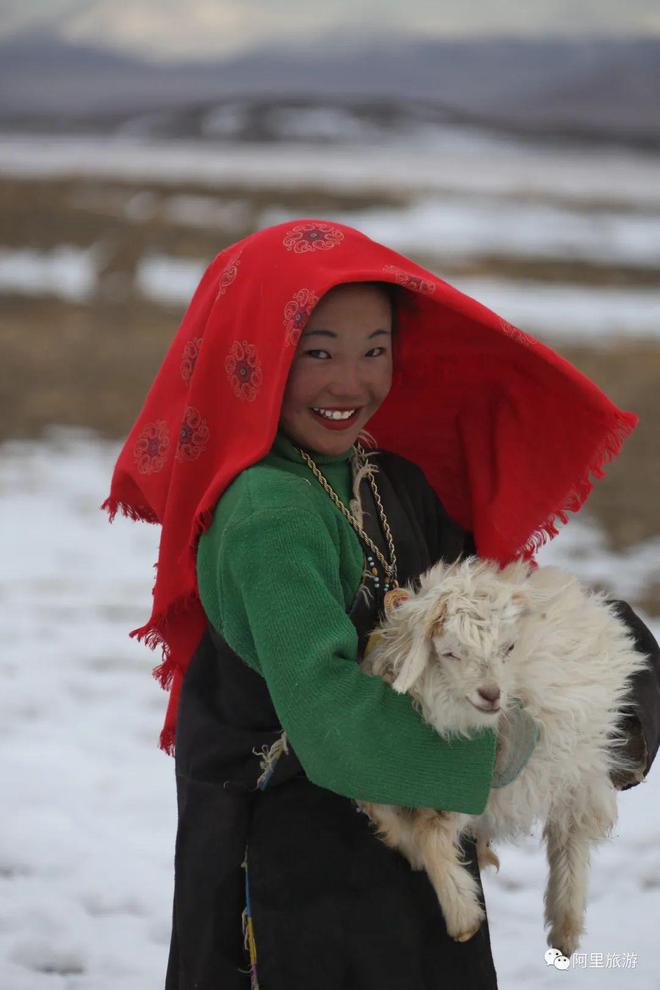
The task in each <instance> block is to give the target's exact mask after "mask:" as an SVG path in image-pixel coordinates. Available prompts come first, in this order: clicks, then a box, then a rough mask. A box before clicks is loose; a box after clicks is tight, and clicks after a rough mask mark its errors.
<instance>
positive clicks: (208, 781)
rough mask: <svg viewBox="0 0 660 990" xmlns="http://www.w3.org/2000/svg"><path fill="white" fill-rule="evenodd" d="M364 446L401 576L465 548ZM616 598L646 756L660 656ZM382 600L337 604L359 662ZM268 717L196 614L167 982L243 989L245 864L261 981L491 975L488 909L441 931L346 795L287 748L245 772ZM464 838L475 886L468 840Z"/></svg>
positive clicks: (292, 985)
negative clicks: (645, 660)
mask: <svg viewBox="0 0 660 990" xmlns="http://www.w3.org/2000/svg"><path fill="white" fill-rule="evenodd" d="M377 462H378V465H379V468H380V470H379V473H378V475H377V483H378V487H379V491H380V493H381V498H382V501H383V505H384V508H385V512H386V515H387V517H388V520H389V522H390V527H391V530H392V534H393V536H394V540H395V545H396V551H397V562H398V576H399V582H400V583H401V584H404V583H406V582H408V581H414V579H415V578H417V577H418V575H419V574H421V573H422V572H423V571H424V570H426V569H427V568H428V567H430V566H431V565H432V564H433V563H435V562H436V561H437V560H439V559H443V560H446V561H451V560H455V559H456V558H457V557H459V556H461V555H466V554H469V553H473V552H474V545H473V542H472V539H471V537H470V535H469V534H466V533H464V531H463V530H462V529H461V528H460V527H459V526H458V525H457V524H456V523H454V522H453V521H452V520H451V519H450V518H449V517H448V516H447V514H446V512H445V511H444V509H443V508H442V506H441V505H440V503H439V502H438V499H437V497H436V496H435V493H434V492H433V490H432V489H431V488H430V486H429V485H428V484H427V482H426V480H425V479H424V476H423V474H422V473H421V471H419V469H418V468H417V467H415V465H413V464H411V463H410V462H409V461H406V460H405V459H403V458H401V457H398V456H397V455H395V454H389V453H381V454H379V455H378V459H377ZM360 494H361V497H362V501H363V506H364V508H365V510H366V514H365V529H366V530H367V532H368V534H369V535H370V536H371V538H372V539H373V540H374V542H376V544H377V545H378V546H379V547H380V548H381V549H382V550H383V551H384V552H385V554H386V543H385V539H384V536H383V534H382V532H381V529H380V524H379V522H378V513H377V511H376V509H375V506H374V503H373V498H372V496H371V490H370V488H369V485H368V484H367V483H366V482H363V484H362V487H361V492H360ZM381 587H382V580H381ZM621 607H622V610H623V612H624V618H625V619H626V620H627V621H628V622H630V624H631V625H632V626H633V627H634V628H635V631H636V635H637V636H638V638H639V642H640V648H641V649H644V650H645V651H647V652H651V651H652V650H654V651H655V656H654V664H653V666H649V669H648V672H647V671H644V672H642V675H641V676H639V677H638V679H637V682H636V687H635V690H636V698H637V701H638V705H639V706H641V707H640V719H641V722H642V729H643V732H644V738H645V742H646V746H647V749H648V751H649V754H648V765H647V770H648V767H649V766H650V764H651V762H652V761H653V758H654V756H655V752H656V750H657V748H658V742H659V740H660V674H659V672H660V657H659V655H658V647H657V644H656V643H655V640H654V639H653V637H652V636H651V634H650V633H649V631H648V630H647V629H646V627H645V626H644V625H643V623H641V621H640V620H639V619H637V617H636V616H635V614H634V613H633V612H632V610H631V609H629V607H628V606H625V603H622V606H621ZM381 608H382V598H379V597H377V596H374V597H373V598H372V601H371V603H370V604H369V603H368V602H367V600H366V598H365V596H364V595H358V596H357V597H356V600H355V603H354V605H353V608H352V610H351V612H350V618H351V619H352V621H353V623H354V625H355V627H356V630H357V633H358V643H359V650H358V657H357V658H356V659H357V660H358V662H359V660H360V659H361V657H362V653H363V650H364V647H365V644H366V641H367V638H368V635H369V632H370V631H371V629H372V628H373V627H374V626H375V625H376V623H377V622H378V620H379V617H380V614H381ZM626 610H627V611H626ZM281 731H282V729H281V726H280V724H279V722H278V719H277V715H276V713H275V710H274V708H273V705H272V702H271V700H270V696H269V694H268V690H267V687H266V683H265V681H264V679H263V678H262V677H261V676H260V675H259V674H257V673H256V672H255V671H253V670H252V669H251V668H249V667H248V666H247V665H246V664H245V663H244V662H243V661H242V660H241V659H240V657H239V656H238V655H237V654H236V653H235V652H234V651H233V650H232V649H231V648H230V647H229V646H228V644H227V643H226V642H225V640H224V639H223V638H222V636H221V635H220V634H219V633H218V632H217V631H216V630H215V629H213V628H212V627H211V626H210V625H209V628H208V629H207V632H206V633H205V635H204V637H203V639H202V641H201V642H200V644H199V647H198V649H197V651H196V653H195V655H194V657H193V658H192V660H191V663H190V666H189V667H188V670H187V671H186V675H185V678H184V683H183V687H182V692H181V700H180V705H179V712H178V721H177V738H176V764H175V768H176V783H177V799H178V815H179V825H178V831H177V839H176V853H175V889H174V911H173V924H172V941H171V947H170V957H169V964H168V970H167V978H166V990H248V988H249V987H250V975H249V959H248V956H247V953H246V950H245V948H244V936H243V932H242V924H241V921H242V912H243V909H244V907H245V904H246V879H247V880H248V881H249V894H250V900H251V913H252V919H253V925H254V934H255V941H256V948H257V960H258V962H257V967H258V980H259V987H260V990H303V988H304V990H309V988H311V987H313V988H314V990H413V988H414V990H454V988H458V987H461V988H465V990H493V988H496V987H497V977H496V973H495V967H494V965H493V959H492V954H491V946H490V938H489V930H488V922H487V920H486V921H485V922H484V924H483V925H482V927H481V929H480V930H479V932H478V933H477V934H476V935H475V936H474V937H473V938H472V939H470V940H469V941H468V942H464V943H458V942H454V941H453V940H452V939H451V938H449V936H448V935H447V931H446V928H445V924H444V919H443V916H442V911H441V909H440V906H439V904H438V901H437V897H436V894H435V892H434V890H433V887H432V886H431V883H430V881H429V880H428V877H427V876H426V873H424V872H422V871H413V870H412V869H411V868H410V865H409V864H408V861H407V860H406V859H405V858H404V857H403V856H402V855H401V854H399V853H398V852H395V851H393V850H391V849H389V848H388V847H387V846H385V845H384V843H383V842H381V841H380V840H379V839H377V838H376V837H375V836H374V834H373V829H372V826H371V824H370V822H369V819H368V818H367V816H366V815H365V814H363V813H361V812H359V811H358V810H357V808H356V805H355V803H354V802H353V801H352V800H350V799H349V798H346V797H342V796H340V795H338V794H335V793H334V792H332V791H329V790H325V789H324V788H321V787H318V786H316V785H314V784H312V783H311V782H310V781H309V780H308V779H307V777H306V775H305V772H304V770H303V768H302V767H301V765H300V763H299V761H298V759H297V758H296V756H295V753H294V752H293V751H292V750H291V748H289V753H288V755H286V754H285V755H282V756H281V758H280V759H279V761H278V762H277V764H276V765H275V769H274V772H273V775H272V777H271V778H270V780H269V781H268V785H267V787H266V788H265V789H263V790H262V789H259V788H258V786H257V780H258V778H259V776H260V774H261V773H262V765H261V760H260V756H259V753H260V752H261V751H263V749H264V748H266V749H268V748H269V747H270V746H271V745H272V744H273V743H274V742H275V741H276V740H277V739H278V737H279V736H280V733H281ZM411 772H414V768H411ZM463 847H464V851H465V854H466V858H467V859H468V861H469V869H470V870H471V871H472V873H473V874H474V876H475V878H476V879H477V881H478V882H479V887H480V889H481V883H480V880H479V869H478V866H477V862H476V851H475V845H474V842H473V841H471V840H465V841H464V843H463ZM246 849H247V864H248V872H247V876H246V871H245V869H244V868H243V865H242V864H243V862H244V860H245V854H246ZM482 893H483V892H482Z"/></svg>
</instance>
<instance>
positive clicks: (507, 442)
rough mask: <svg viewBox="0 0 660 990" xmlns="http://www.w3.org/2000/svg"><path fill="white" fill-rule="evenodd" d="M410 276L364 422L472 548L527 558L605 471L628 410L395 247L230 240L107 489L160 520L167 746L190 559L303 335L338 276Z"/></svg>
mask: <svg viewBox="0 0 660 990" xmlns="http://www.w3.org/2000/svg"><path fill="white" fill-rule="evenodd" d="M356 281H385V282H392V283H394V284H398V285H400V286H403V287H405V288H406V289H407V290H409V292H410V293H412V294H413V297H414V304H413V305H411V306H407V305H406V306H402V307H400V308H399V311H398V323H399V327H400V333H399V334H398V335H397V340H396V345H395V354H394V367H395V373H394V382H393V385H392V389H391V392H390V394H389V396H388V397H387V399H386V400H385V402H384V403H383V405H382V406H381V408H380V409H379V410H378V412H377V413H376V415H375V416H374V417H373V418H372V419H371V420H370V422H369V424H368V429H369V431H370V432H371V433H372V434H373V435H374V437H375V439H376V441H377V444H378V446H379V447H382V448H385V449H388V450H393V451H395V452H397V453H399V454H402V455H404V456H405V457H408V458H410V459H411V460H413V461H415V462H416V463H417V464H419V465H420V466H421V467H422V468H423V469H424V471H425V473H426V475H427V477H428V479H429V481H430V482H431V484H432V485H433V487H434V488H435V490H436V491H437V493H438V495H439V497H440V499H441V500H442V502H443V503H444V505H445V506H446V507H447V510H448V511H449V513H450V514H451V515H452V516H453V517H454V518H455V519H456V520H458V521H459V522H460V523H461V524H462V525H463V526H465V527H466V528H468V529H471V530H472V531H473V532H474V535H475V539H476V543H477V547H478V550H479V553H480V555H481V556H484V557H491V558H494V559H496V560H498V561H500V562H501V563H505V562H507V561H509V560H511V559H512V558H514V557H516V556H518V555H520V554H525V555H527V556H530V555H531V554H532V553H533V552H534V550H535V549H536V548H537V547H538V546H539V545H540V544H541V543H542V542H543V541H544V540H545V539H546V538H547V537H548V536H553V535H555V533H556V527H555V521H556V520H557V519H558V518H559V519H561V520H562V521H564V522H565V521H566V518H567V517H566V512H567V511H568V510H572V511H577V510H578V509H579V508H580V506H581V505H582V504H583V502H584V500H585V499H586V497H587V496H588V494H589V492H590V490H591V480H590V477H601V476H602V468H603V465H604V464H605V463H606V462H607V461H608V460H609V459H611V458H612V457H613V456H615V455H616V454H617V453H618V452H619V450H620V447H621V444H622V442H623V440H624V439H625V437H626V436H627V435H628V434H629V433H630V431H631V430H632V429H633V427H634V426H635V423H636V422H637V417H636V416H635V415H633V414H632V413H626V412H622V411H621V410H619V409H618V408H617V407H616V406H615V405H613V403H612V402H611V401H610V400H609V399H608V398H607V397H606V396H605V395H604V394H603V392H601V391H600V390H599V389H598V388H597V387H596V386H595V385H594V384H593V383H592V382H591V381H590V380H589V379H588V378H586V377H585V376H584V375H582V374H581V373H580V372H579V371H577V369H575V368H574V367H573V366H572V365H571V364H569V363H568V362H567V361H565V360H564V359H563V358H561V357H560V356H559V355H557V354H556V353H555V352H554V351H552V350H551V349H549V348H548V347H545V346H543V345H542V344H540V343H538V342H537V341H536V340H534V339H533V338H532V337H530V336H528V335H527V334H525V333H523V332H522V331H520V330H518V329H517V328H515V327H513V326H511V324H509V323H507V322H506V321H505V320H503V319H502V318H501V317H499V316H497V315H496V314H495V313H493V312H492V311H491V310H489V309H487V308H485V307H484V306H482V305H481V304H480V303H478V302H476V301H475V300H474V299H472V298H470V297H469V296H467V295H465V294H464V293H462V292H459V291H458V290H457V289H455V288H453V287H452V286H451V285H449V284H448V283H447V282H444V281H443V280H442V279H440V278H438V277H437V276H436V275H434V274H433V273H431V272H429V271H426V270H425V269H424V268H421V267H420V266H419V265H416V264H415V263H414V262H412V261H410V260H409V259H408V258H406V257H404V256H403V255H400V254H398V253H397V252H395V251H392V250H390V249H389V248H387V247H385V246H383V245H381V244H378V243H377V242H375V241H373V240H371V239H370V238H368V237H366V236H365V235H364V234H362V233H360V232H359V231H356V230H353V229H352V228H350V227H347V226H344V225H342V224H339V223H329V222H324V221H319V220H313V219H312V220H292V221H290V222H288V223H284V224H279V225H277V226H274V227H269V228H267V229H265V230H261V231H258V232H256V233H255V234H252V235H251V236H249V237H247V238H245V239H243V240H242V241H239V242H237V243H236V244H233V245H231V246H230V247H229V248H227V249H226V250H224V251H222V252H221V253H220V254H219V255H218V256H217V257H216V258H214V260H213V261H212V262H211V264H210V265H209V267H208V268H207V270H206V272H205V274H204V276H203V277H202V280H201V282H200V284H199V286H198V288H197V290H196V292H195V294H194V296H193V298H192V301H191V302H190V305H189V307H188V309H187V311H186V313H185V315H184V317H183V321H182V323H181V326H180V327H179V330H178V332H177V334H176V336H175V337H174V340H173V341H172V343H171V345H170V347H169V349H168V351H167V354H166V355H165V358H164V360H163V363H162V366H161V368H160V370H159V371H158V373H157V375H156V378H155V380H154V382H153V384H152V386H151V389H150V390H149V393H148V395H147V398H146V401H145V403H144V406H143V408H142V411H141V412H140V414H139V416H138V418H137V420H136V422H135V425H134V426H133V428H132V430H131V432H130V434H129V436H128V439H127V440H126V443H125V444H124V446H123V448H122V451H121V453H120V455H119V458H118V460H117V464H116V466H115V470H114V474H113V478H112V485H111V491H110V495H109V498H108V499H107V500H106V501H105V502H104V504H103V508H105V509H107V510H108V511H109V514H110V518H111V519H112V518H114V515H115V513H116V512H117V510H120V511H122V512H124V513H125V514H126V515H129V516H130V517H131V518H133V519H144V520H147V521H148V522H157V523H160V524H161V525H162V536H161V543H160V549H159V556H158V563H157V577H156V582H155V586H154V590H153V594H154V602H153V611H152V614H151V617H150V619H149V621H148V622H147V623H146V625H145V626H143V627H142V628H140V629H136V630H134V631H133V632H132V633H131V635H132V636H137V637H138V638H140V639H144V640H146V642H147V643H148V644H149V645H150V646H152V647H154V646H156V645H159V644H160V645H161V646H162V649H163V661H162V663H161V664H160V665H159V666H158V667H157V668H156V669H155V674H156V676H157V677H158V678H159V680H160V681H161V683H162V684H163V686H164V687H166V688H170V689H171V697H170V703H169V706H168V711H167V716H166V720H165V726H164V729H163V732H162V735H161V746H162V748H164V749H166V750H167V751H168V752H171V751H172V748H173V744H174V730H175V722H176V708H177V702H178V695H179V689H180V686H181V681H182V678H183V674H184V671H185V669H186V666H187V664H188V662H189V661H190V658H191V656H192V654H193V652H194V650H195V648H196V647H197V644H198V642H199V640H200V638H201V636H202V634H203V631H204V628H205V624H206V619H205V615H204V612H203V610H202V607H201V604H200V601H199V596H198V590H197V579H196V568H195V552H196V544H197V540H198V538H199V535H200V533H201V532H202V531H203V530H205V529H206V528H208V526H209V525H210V522H211V519H212V516H213V510H214V507H215V505H216V502H217V500H218V498H219V497H220V495H221V494H222V492H223V491H224V490H225V488H226V487H227V486H228V484H229V483H230V482H231V481H232V480H233V478H235V477H236V475H237V474H238V473H239V472H240V471H242V470H243V469H244V468H246V467H249V466H250V465H251V464H254V463H255V462H256V461H258V460H260V459H261V458H262V457H264V456H265V455H266V453H267V452H268V451H269V450H270V447H271V445H272V443H273V440H274V437H275V433H276V430H277V424H278V419H279V411H280V407H281V402H282V396H283V392H284V387H285V384H286V379H287V375H288V371H289V366H290V364H291V360H292V357H293V354H294V351H295V346H296V343H297V340H298V337H299V335H300V332H301V330H302V328H303V327H304V324H305V321H306V319H307V318H308V316H309V314H310V313H311V311H312V309H313V308H314V306H315V304H316V303H317V302H318V300H319V299H320V297H321V296H322V295H323V294H324V293H325V292H327V291H328V289H330V288H332V286H334V285H337V284H339V283H342V282H356Z"/></svg>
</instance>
